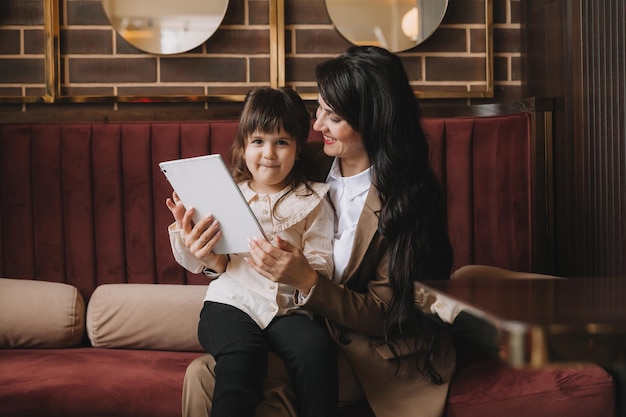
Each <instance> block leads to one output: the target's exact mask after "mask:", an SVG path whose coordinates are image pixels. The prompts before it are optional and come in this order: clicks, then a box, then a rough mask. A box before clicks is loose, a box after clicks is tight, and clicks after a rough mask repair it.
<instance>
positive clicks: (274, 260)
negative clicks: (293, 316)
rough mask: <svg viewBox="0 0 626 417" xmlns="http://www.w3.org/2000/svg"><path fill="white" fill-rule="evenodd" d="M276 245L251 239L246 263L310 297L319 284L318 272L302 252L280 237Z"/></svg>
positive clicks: (264, 274)
mask: <svg viewBox="0 0 626 417" xmlns="http://www.w3.org/2000/svg"><path fill="white" fill-rule="evenodd" d="M276 244H277V246H273V245H272V244H271V243H269V242H268V241H266V240H263V239H261V238H256V237H255V238H252V239H250V240H249V245H248V246H249V247H250V257H249V258H246V262H247V263H248V265H250V266H251V267H252V268H253V269H254V270H255V271H257V272H258V273H259V274H261V275H263V276H264V277H266V278H267V279H270V280H272V281H275V282H281V283H283V284H289V285H292V286H294V287H296V288H297V289H298V291H300V292H301V293H302V294H304V295H308V293H309V291H311V288H313V287H314V286H315V284H317V279H318V277H317V272H315V270H314V269H313V268H311V265H309V262H308V261H307V259H306V257H305V256H304V255H303V254H302V251H301V250H299V249H296V247H295V246H293V245H292V244H290V243H289V242H287V241H285V240H283V239H281V238H280V237H276Z"/></svg>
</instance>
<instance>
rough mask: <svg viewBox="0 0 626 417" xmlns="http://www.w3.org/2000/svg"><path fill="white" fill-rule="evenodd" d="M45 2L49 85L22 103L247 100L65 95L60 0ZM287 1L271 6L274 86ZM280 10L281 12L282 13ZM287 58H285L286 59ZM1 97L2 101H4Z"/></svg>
mask: <svg viewBox="0 0 626 417" xmlns="http://www.w3.org/2000/svg"><path fill="white" fill-rule="evenodd" d="M43 2H44V33H45V41H44V42H45V43H44V54H45V71H46V87H45V95H44V96H43V97H22V100H19V98H18V100H13V101H17V102H22V103H37V102H44V103H143V102H146V101H149V102H153V103H170V102H187V103H209V102H217V103H220V102H238V103H239V102H243V101H244V99H245V94H230V95H227V94H224V95H187V94H181V95H155V96H134V95H133V96H131V95H116V96H64V95H61V82H60V77H59V74H60V62H61V49H60V40H59V33H60V32H59V0H43ZM282 3H283V0H270V7H269V14H270V16H269V30H270V36H269V38H270V80H269V81H270V85H271V86H272V87H278V86H279V85H280V82H279V78H278V77H279V74H280V73H283V74H284V70H281V69H279V61H280V59H279V55H278V54H279V53H281V54H282V56H283V57H284V47H279V46H278V42H280V43H282V44H284V34H283V33H279V32H278V27H279V26H280V24H279V22H278V21H279V20H280V21H281V22H282V21H283V20H284V11H283V7H278V6H279V4H280V6H282V5H283V4H282ZM279 13H280V14H279ZM282 60H283V61H284V58H283V59H282ZM2 101H4V100H2V98H0V102H2Z"/></svg>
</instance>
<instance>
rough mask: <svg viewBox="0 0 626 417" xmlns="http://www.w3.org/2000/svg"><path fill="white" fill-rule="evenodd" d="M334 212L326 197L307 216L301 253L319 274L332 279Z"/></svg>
mask: <svg viewBox="0 0 626 417" xmlns="http://www.w3.org/2000/svg"><path fill="white" fill-rule="evenodd" d="M334 216H335V214H334V212H333V209H332V207H331V205H330V203H329V202H328V200H327V199H326V198H322V199H321V201H320V204H319V205H318V206H317V207H316V208H315V210H313V211H311V213H310V214H309V215H308V217H307V221H306V225H305V230H304V232H303V234H302V244H303V245H302V253H303V254H304V256H305V257H306V258H307V260H308V261H309V264H310V265H311V267H312V268H313V269H314V270H316V271H317V272H318V273H319V274H321V275H323V276H324V277H326V278H328V279H332V276H333V269H334V262H333V234H334V220H335V217H334Z"/></svg>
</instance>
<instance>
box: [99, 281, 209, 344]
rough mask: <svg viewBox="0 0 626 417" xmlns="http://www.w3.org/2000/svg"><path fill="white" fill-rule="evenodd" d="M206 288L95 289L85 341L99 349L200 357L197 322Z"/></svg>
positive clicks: (136, 286)
mask: <svg viewBox="0 0 626 417" xmlns="http://www.w3.org/2000/svg"><path fill="white" fill-rule="evenodd" d="M206 288H207V287H206V285H182V284H181V285H177V284H104V285H100V286H99V287H97V288H96V289H95V291H94V292H93V295H92V296H91V299H90V300H89V305H88V306H87V334H88V336H89V340H90V341H91V344H92V346H94V347H100V348H126V349H149V350H171V351H198V352H201V351H203V349H202V347H201V346H200V343H199V342H198V319H199V317H200V310H201V309H202V303H203V300H204V295H205V293H206ZM173 313H174V314H173Z"/></svg>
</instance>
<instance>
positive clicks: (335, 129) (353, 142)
mask: <svg viewBox="0 0 626 417" xmlns="http://www.w3.org/2000/svg"><path fill="white" fill-rule="evenodd" d="M317 102H318V104H319V105H318V107H317V112H316V119H315V122H314V123H313V129H314V130H316V131H318V132H320V133H321V134H322V135H323V136H324V153H325V154H326V155H329V156H336V157H339V158H341V160H340V162H341V173H342V175H344V176H346V177H348V176H351V175H356V174H358V173H359V172H362V171H365V170H366V169H367V168H368V167H369V165H370V164H369V157H368V156H367V152H366V151H365V147H364V145H363V137H362V136H361V133H359V132H357V131H356V130H354V129H353V128H352V126H350V124H349V123H348V122H347V121H345V120H344V119H342V118H341V117H339V116H338V115H337V114H335V113H334V112H333V111H332V109H331V108H330V107H328V105H327V104H326V103H325V102H324V100H323V99H322V97H321V96H318V98H317Z"/></svg>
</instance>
